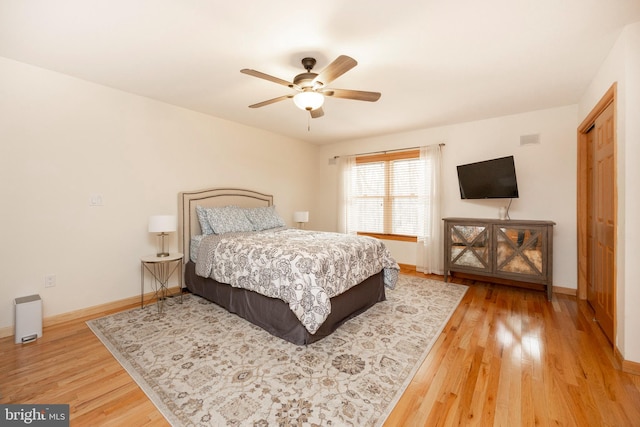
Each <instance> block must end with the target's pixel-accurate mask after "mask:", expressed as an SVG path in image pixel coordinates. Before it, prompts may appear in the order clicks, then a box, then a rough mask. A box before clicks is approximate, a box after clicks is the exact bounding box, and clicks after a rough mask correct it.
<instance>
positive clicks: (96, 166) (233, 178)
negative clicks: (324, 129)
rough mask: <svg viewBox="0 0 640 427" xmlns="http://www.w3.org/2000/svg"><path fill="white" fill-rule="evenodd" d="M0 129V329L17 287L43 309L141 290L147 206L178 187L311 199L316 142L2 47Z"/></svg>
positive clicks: (150, 244)
mask: <svg viewBox="0 0 640 427" xmlns="http://www.w3.org/2000/svg"><path fill="white" fill-rule="evenodd" d="M0 129H1V130H2V135H1V140H0V171H1V173H2V179H1V180H0V198H1V200H2V221H0V236H2V242H3V244H2V245H1V249H0V260H2V261H1V266H2V278H1V279H0V332H2V333H4V335H7V332H8V334H11V333H12V332H13V331H12V328H11V326H12V325H13V308H12V304H13V299H14V298H16V297H19V296H25V295H30V294H34V293H38V294H40V296H41V297H42V300H43V307H44V316H45V317H48V316H52V315H56V314H60V313H66V312H70V311H73V310H77V309H82V308H87V307H90V306H94V305H100V304H104V303H107V302H111V301H116V300H119V299H123V298H126V297H131V296H136V295H139V292H140V256H142V255H146V254H150V253H154V251H155V248H156V247H155V245H156V241H155V237H154V236H153V235H150V234H149V233H148V232H147V220H148V217H149V216H150V215H153V214H164V213H167V214H176V213H177V200H178V197H177V195H178V192H179V191H182V190H197V189H201V188H205V187H213V186H216V187H223V186H231V187H242V188H250V189H254V190H257V191H261V192H266V193H271V194H274V197H275V203H276V206H277V208H278V211H279V212H280V213H281V215H282V216H283V218H284V219H285V220H286V221H287V222H288V223H290V224H291V223H292V213H293V211H294V210H298V209H301V208H308V207H309V206H310V205H311V203H312V195H311V194H310V192H309V191H308V190H309V188H312V186H313V182H314V179H315V176H316V173H315V159H316V157H317V147H316V146H314V145H311V144H308V143H304V142H300V141H296V140H292V139H288V138H284V137H281V136H277V135H274V134H271V133H268V132H264V131H261V130H257V129H254V128H249V127H246V126H242V125H238V124H235V123H231V122H228V121H224V120H220V119H216V118H212V117H210V116H206V115H203V114H199V113H195V112H193V111H189V110H185V109H182V108H178V107H174V106H170V105H167V104H163V103H160V102H157V101H153V100H150V99H147V98H143V97H139V96H135V95H131V94H128V93H124V92H121V91H117V90H113V89H110V88H107V87H104V86H100V85H96V84H92V83H88V82H86V81H82V80H79V79H75V78H72V77H69V76H65V75H62V74H58V73H54V72H51V71H47V70H44V69H40V68H36V67H32V66H29V65H26V64H22V63H19V62H15V61H11V60H7V59H3V58H0ZM92 193H99V194H101V195H102V196H103V198H104V206H102V207H90V206H89V196H90V194H92ZM309 226H310V227H313V226H314V224H313V218H312V219H311V223H310V224H309ZM176 248H177V238H176V235H175V234H174V235H172V236H171V238H170V249H171V250H172V251H176ZM47 274H55V275H56V278H57V286H55V287H52V288H45V287H44V277H45V275H47Z"/></svg>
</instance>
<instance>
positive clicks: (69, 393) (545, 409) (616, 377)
mask: <svg viewBox="0 0 640 427" xmlns="http://www.w3.org/2000/svg"><path fill="white" fill-rule="evenodd" d="M405 273H406V272H405ZM414 274H415V275H417V276H421V275H420V274H419V273H414ZM433 278H436V279H438V277H435V276H434V277H433ZM439 279H441V278H439ZM454 280H455V281H456V282H458V283H465V284H469V285H471V286H470V288H469V291H468V292H467V294H466V295H465V297H464V299H463V300H462V302H461V304H460V306H459V307H458V309H457V310H456V312H455V313H454V315H453V316H452V318H451V320H450V321H449V323H448V324H447V326H446V327H445V329H444V331H443V333H442V335H441V336H440V337H439V339H438V341H437V342H436V344H435V345H434V348H433V350H432V351H431V352H430V353H429V355H428V356H427V358H426V360H425V361H424V363H423V364H422V366H421V367H420V369H419V371H418V372H417V374H416V376H415V377H414V379H413V381H412V382H411V384H410V385H409V387H408V388H407V390H406V391H405V393H404V395H403V396H402V398H401V399H400V401H399V402H398V404H397V405H396V407H395V408H394V410H393V412H392V413H391V415H390V416H389V418H388V419H387V422H386V423H385V427H391V426H450V425H464V426H466V425H479V426H491V425H494V426H534V425H542V426H547V425H562V426H638V425H640V377H637V376H634V375H630V374H626V373H623V372H621V371H619V370H617V369H616V368H615V358H614V355H613V351H612V348H611V345H610V344H609V342H608V341H607V340H606V338H605V337H604V334H603V333H602V332H601V331H600V330H599V328H598V326H597V324H595V323H594V322H593V321H592V317H593V316H592V312H591V310H590V308H589V307H588V305H587V304H586V303H584V302H581V301H577V300H576V299H575V298H574V297H569V296H564V295H555V296H554V300H553V302H551V303H549V302H547V301H546V299H545V295H544V293H543V292H537V291H531V290H526V289H518V288H511V287H507V286H500V285H489V284H485V283H482V282H472V281H468V280H460V279H454ZM105 314H108V312H105V313H102V314H101V315H105ZM94 317H99V316H94ZM89 318H90V317H85V318H82V319H78V320H73V321H69V322H66V323H63V324H59V325H56V326H52V327H49V328H45V330H44V335H43V337H42V338H40V339H38V340H37V341H36V342H34V343H30V344H24V345H15V344H14V343H13V338H12V337H8V338H2V339H0V403H48V404H52V403H68V404H70V410H71V425H72V426H103V425H104V426H121V425H128V426H133V425H135V426H143V425H154V426H155V425H158V426H165V425H168V423H167V422H166V421H165V419H164V418H163V416H162V415H161V414H160V413H159V412H158V410H157V409H156V408H155V406H154V405H153V403H151V401H150V400H149V399H148V398H147V397H146V395H145V394H144V393H143V392H142V390H141V389H140V388H139V387H138V386H137V384H136V383H135V382H134V381H133V380H132V379H131V377H129V375H128V374H127V373H126V372H125V371H124V369H123V368H122V367H121V366H120V364H119V363H118V362H116V360H115V359H114V358H113V357H112V356H111V353H109V351H108V350H107V349H106V348H105V347H104V346H103V345H102V344H101V343H100V341H99V340H98V339H97V338H96V337H95V336H94V335H93V333H92V332H91V331H90V330H89V328H88V327H87V326H86V324H85V321H86V320H88V319H89Z"/></svg>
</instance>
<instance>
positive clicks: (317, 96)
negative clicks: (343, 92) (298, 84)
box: [293, 91, 324, 111]
mask: <svg viewBox="0 0 640 427" xmlns="http://www.w3.org/2000/svg"><path fill="white" fill-rule="evenodd" d="M293 102H294V104H296V106H297V107H298V108H299V109H301V110H307V111H311V110H315V109H316V108H320V107H322V104H324V95H323V94H321V93H318V92H313V91H304V92H300V93H297V94H296V95H295V96H294V97H293Z"/></svg>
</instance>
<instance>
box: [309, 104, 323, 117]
mask: <svg viewBox="0 0 640 427" xmlns="http://www.w3.org/2000/svg"><path fill="white" fill-rule="evenodd" d="M309 113H310V114H311V118H312V119H317V118H318V117H322V116H324V110H323V109H322V107H318V108H316V109H315V110H311V111H309Z"/></svg>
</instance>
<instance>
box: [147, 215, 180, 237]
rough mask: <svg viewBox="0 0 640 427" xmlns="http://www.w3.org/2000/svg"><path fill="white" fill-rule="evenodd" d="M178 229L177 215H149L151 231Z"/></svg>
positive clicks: (161, 231) (160, 231)
mask: <svg viewBox="0 0 640 427" xmlns="http://www.w3.org/2000/svg"><path fill="white" fill-rule="evenodd" d="M170 231H176V217H175V215H153V216H151V217H149V233H167V232H170Z"/></svg>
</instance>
